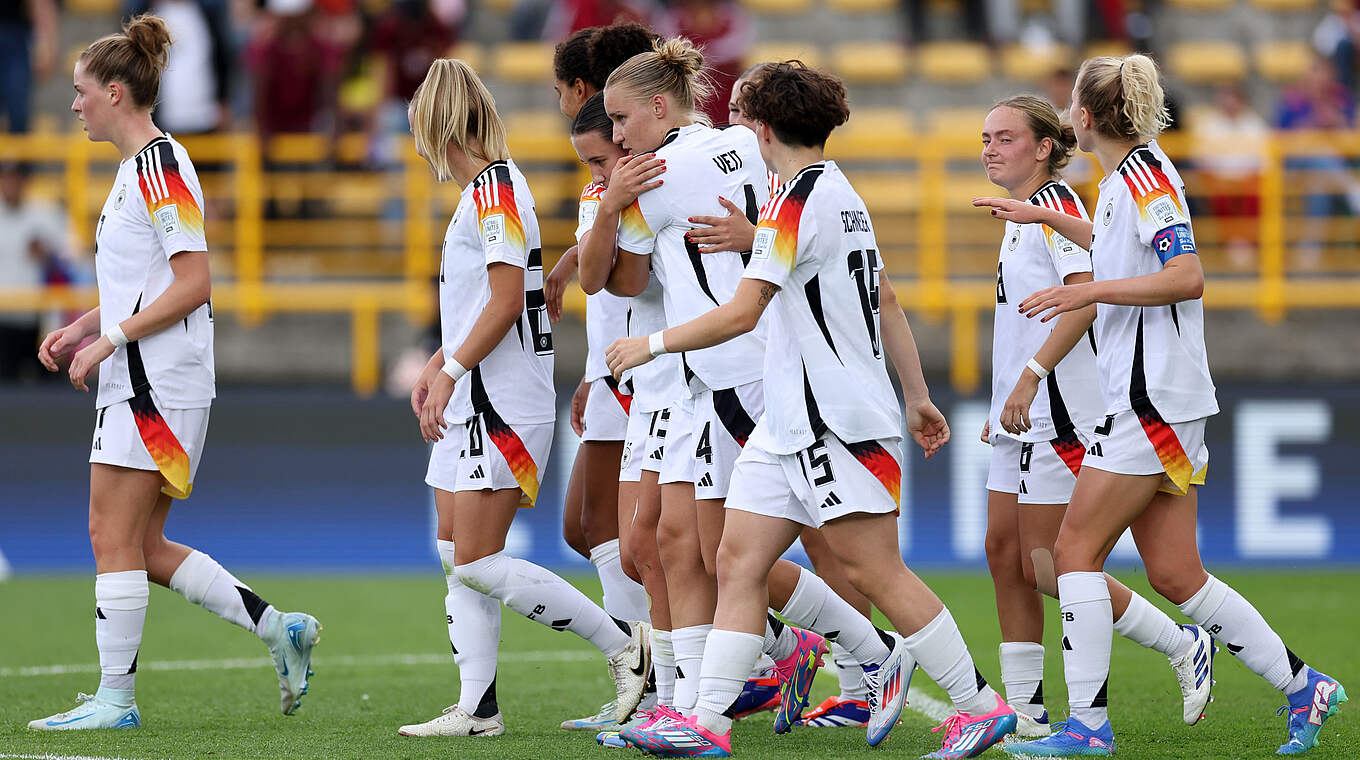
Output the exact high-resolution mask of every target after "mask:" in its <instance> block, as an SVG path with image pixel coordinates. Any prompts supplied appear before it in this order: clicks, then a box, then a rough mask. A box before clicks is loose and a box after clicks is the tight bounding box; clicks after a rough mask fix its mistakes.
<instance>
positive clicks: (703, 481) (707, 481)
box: [694, 472, 713, 488]
mask: <svg viewBox="0 0 1360 760" xmlns="http://www.w3.org/2000/svg"><path fill="white" fill-rule="evenodd" d="M694 485H696V486H698V487H700V488H712V487H713V476H712V475H710V474H709V473H707V472H706V473H704V476H703V477H702V478H699V482H697V483H695V484H694Z"/></svg>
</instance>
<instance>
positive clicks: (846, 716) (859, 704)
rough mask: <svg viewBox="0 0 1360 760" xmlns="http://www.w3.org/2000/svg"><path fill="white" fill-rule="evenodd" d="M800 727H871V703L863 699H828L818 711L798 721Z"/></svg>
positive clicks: (838, 697)
mask: <svg viewBox="0 0 1360 760" xmlns="http://www.w3.org/2000/svg"><path fill="white" fill-rule="evenodd" d="M798 725H800V726H811V727H813V728H844V727H847V726H853V727H862V726H867V725H869V703H868V702H866V701H864V700H862V699H847V698H845V697H842V696H839V695H837V696H834V697H827V698H826V699H824V700H822V703H821V704H820V705H817V709H815V710H813V711H812V712H810V713H808V714H807V715H804V716H803V719H802V720H800V721H798Z"/></svg>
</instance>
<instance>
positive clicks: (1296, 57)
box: [1253, 40, 1314, 84]
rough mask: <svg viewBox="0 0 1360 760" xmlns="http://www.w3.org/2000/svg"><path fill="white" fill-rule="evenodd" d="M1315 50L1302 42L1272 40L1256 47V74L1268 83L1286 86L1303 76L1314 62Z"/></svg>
mask: <svg viewBox="0 0 1360 760" xmlns="http://www.w3.org/2000/svg"><path fill="white" fill-rule="evenodd" d="M1313 55H1314V54H1313V48H1312V46H1310V45H1309V44H1308V43H1307V42H1304V41H1302V40H1272V41H1270V42H1263V43H1261V44H1260V45H1257V46H1256V49H1255V51H1254V55H1253V57H1254V58H1255V59H1256V72H1257V73H1258V74H1260V75H1261V76H1262V77H1264V78H1265V79H1266V81H1268V82H1273V83H1275V84H1285V83H1288V82H1292V81H1294V80H1295V79H1298V78H1299V77H1301V76H1303V74H1304V72H1306V71H1307V70H1308V66H1309V65H1310V64H1311V63H1312V62H1313Z"/></svg>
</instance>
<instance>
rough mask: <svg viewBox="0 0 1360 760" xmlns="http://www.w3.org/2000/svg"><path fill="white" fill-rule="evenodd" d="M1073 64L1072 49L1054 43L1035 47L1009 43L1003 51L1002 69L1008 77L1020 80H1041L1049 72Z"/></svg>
mask: <svg viewBox="0 0 1360 760" xmlns="http://www.w3.org/2000/svg"><path fill="white" fill-rule="evenodd" d="M1071 65H1072V49H1071V48H1069V47H1067V46H1066V45H1060V44H1054V45H1044V46H1042V47H1034V46H1030V45H1023V44H1019V43H1016V44H1012V45H1007V46H1006V48H1005V49H1004V50H1002V51H1001V70H1002V72H1003V73H1005V75H1006V77H1007V78H1008V79H1014V80H1016V81H1018V82H1039V81H1042V80H1043V79H1044V78H1045V77H1047V76H1048V75H1049V74H1052V73H1053V72H1054V71H1056V70H1058V69H1060V68H1062V67H1064V66H1071Z"/></svg>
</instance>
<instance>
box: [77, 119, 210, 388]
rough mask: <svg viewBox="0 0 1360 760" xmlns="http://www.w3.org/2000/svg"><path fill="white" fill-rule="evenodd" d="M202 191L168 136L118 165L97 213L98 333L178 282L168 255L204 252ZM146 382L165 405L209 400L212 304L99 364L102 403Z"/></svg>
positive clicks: (179, 147) (190, 166)
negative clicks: (102, 205) (107, 194)
mask: <svg viewBox="0 0 1360 760" xmlns="http://www.w3.org/2000/svg"><path fill="white" fill-rule="evenodd" d="M207 250H208V242H207V239H206V238H205V237H204V234H203V189H202V187H200V186H199V184H198V173H197V172H195V171H194V165H193V164H192V163H191V162H190V161H189V154H188V153H186V152H185V151H184V146H182V145H180V144H179V143H178V142H176V141H175V140H173V139H171V138H170V137H169V136H165V137H158V138H156V139H155V140H152V141H151V142H150V143H149V144H148V145H147V146H146V147H145V148H142V150H141V151H140V152H138V153H137V155H135V156H133V157H132V158H129V159H127V160H125V161H123V162H122V163H121V164H119V165H118V176H117V177H116V178H115V179H114V182H113V189H112V190H110V191H109V197H108V199H107V200H105V201H104V209H103V210H102V211H100V212H99V226H98V228H97V229H96V232H95V259H94V263H95V275H96V277H97V278H98V281H99V325H100V330H101V331H102V332H107V331H108V329H109V328H111V327H113V326H114V325H116V324H118V323H119V322H122V321H123V320H125V319H127V318H128V317H130V316H132V315H133V314H136V313H137V312H138V311H141V310H142V309H144V308H146V307H147V306H148V305H149V304H150V303H151V302H152V301H155V300H156V299H157V298H159V297H160V295H161V294H162V293H164V292H165V290H166V288H168V287H170V283H172V282H174V281H175V273H174V272H173V271H172V270H171V269H170V257H171V256H174V255H175V254H177V253H180V252H183V251H207ZM147 387H149V388H150V389H151V390H153V391H154V392H155V399H156V403H157V404H158V405H159V406H162V407H164V408H167V409H195V408H199V407H205V406H210V405H211V404H212V399H213V396H215V395H216V389H215V385H214V374H213V325H212V306H211V305H210V304H204V305H202V306H200V307H198V308H197V309H194V311H193V313H191V314H190V315H189V316H188V317H186V318H185V319H184V320H183V321H181V322H176V323H175V324H173V325H171V326H169V327H167V328H165V329H164V330H161V331H160V332H158V333H155V334H153V335H147V336H145V337H143V338H140V339H138V340H135V341H132V342H130V343H128V344H127V346H125V347H123V348H120V349H117V350H116V351H114V352H113V355H112V356H110V357H109V358H107V359H105V360H104V361H103V362H102V363H101V364H100V365H99V394H98V398H96V400H95V406H96V407H98V408H100V409H102V408H104V407H106V406H108V405H110V404H116V403H118V402H120V401H126V400H127V399H129V398H132V396H133V395H134V393H138V392H141V391H142V390H144V389H145V388H147Z"/></svg>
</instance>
